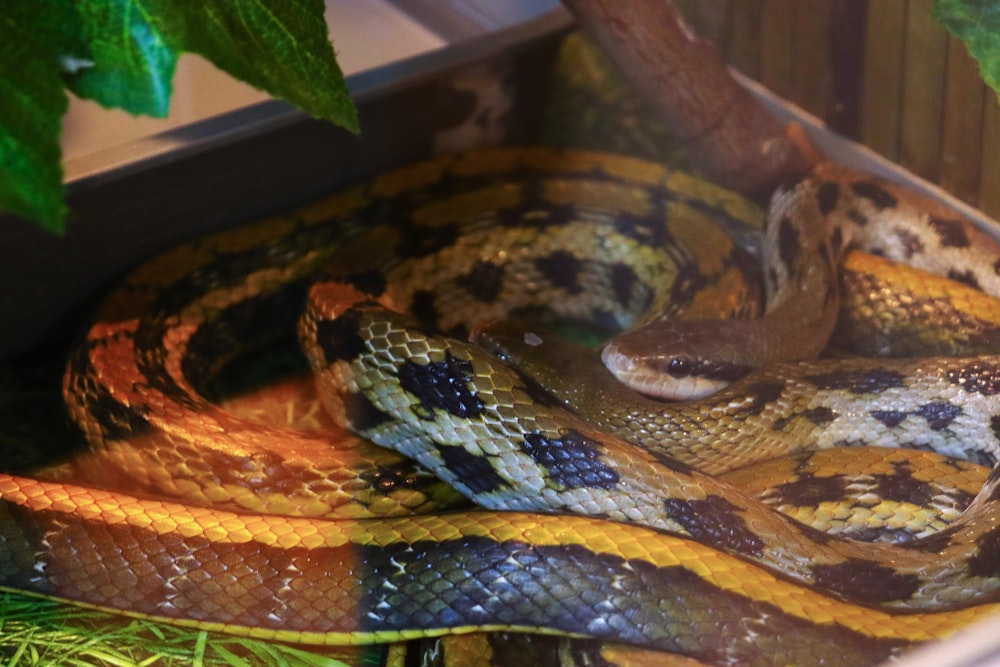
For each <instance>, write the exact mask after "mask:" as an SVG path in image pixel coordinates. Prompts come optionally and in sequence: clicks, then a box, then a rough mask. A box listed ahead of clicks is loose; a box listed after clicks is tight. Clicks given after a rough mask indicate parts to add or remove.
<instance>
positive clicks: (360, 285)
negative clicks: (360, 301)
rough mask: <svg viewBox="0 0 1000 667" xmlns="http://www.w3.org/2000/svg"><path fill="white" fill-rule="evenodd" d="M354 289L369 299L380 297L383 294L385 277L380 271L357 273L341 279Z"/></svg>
mask: <svg viewBox="0 0 1000 667" xmlns="http://www.w3.org/2000/svg"><path fill="white" fill-rule="evenodd" d="M343 280H344V281H345V282H347V283H348V284H350V285H351V286H352V287H354V289H356V290H358V291H359V292H362V293H363V294H367V295H369V296H371V297H380V296H382V295H383V294H384V293H385V290H386V287H387V285H386V282H385V275H384V274H383V273H382V272H381V271H374V270H372V271H359V272H358V273H352V274H351V275H349V276H347V277H346V278H344V279H343Z"/></svg>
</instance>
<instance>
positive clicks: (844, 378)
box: [806, 368, 905, 394]
mask: <svg viewBox="0 0 1000 667" xmlns="http://www.w3.org/2000/svg"><path fill="white" fill-rule="evenodd" d="M806 379H807V380H808V381H809V382H811V383H812V384H813V385H814V386H815V387H817V388H818V389H846V390H847V391H849V392H851V393H852V394H880V393H882V392H883V391H886V390H887V389H896V388H900V387H904V386H905V382H904V380H905V378H904V377H903V374H902V373H900V372H898V371H893V370H890V369H887V368H866V369H860V370H841V371H831V372H829V373H820V374H818V375H810V376H808V377H807V378H806Z"/></svg>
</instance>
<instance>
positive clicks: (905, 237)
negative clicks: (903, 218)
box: [895, 228, 924, 258]
mask: <svg viewBox="0 0 1000 667" xmlns="http://www.w3.org/2000/svg"><path fill="white" fill-rule="evenodd" d="M895 234H896V238H898V239H899V243H900V245H902V247H903V253H904V254H905V255H906V257H907V258H910V257H913V256H914V255H916V254H918V253H921V252H923V251H924V244H923V241H921V240H920V237H919V236H917V235H916V234H914V233H912V232H911V231H909V230H908V229H902V228H900V229H896V230H895Z"/></svg>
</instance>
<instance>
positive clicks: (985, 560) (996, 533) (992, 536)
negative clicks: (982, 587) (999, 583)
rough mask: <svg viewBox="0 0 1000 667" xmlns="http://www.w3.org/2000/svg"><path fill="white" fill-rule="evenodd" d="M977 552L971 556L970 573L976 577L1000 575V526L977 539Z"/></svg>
mask: <svg viewBox="0 0 1000 667" xmlns="http://www.w3.org/2000/svg"><path fill="white" fill-rule="evenodd" d="M976 546H977V547H978V548H977V549H976V553H975V554H974V555H973V556H972V557H970V558H969V573H970V574H972V575H973V576H975V577H996V576H1000V526H997V527H996V528H991V529H990V530H988V531H986V532H985V533H983V534H982V535H980V536H979V539H977V540H976Z"/></svg>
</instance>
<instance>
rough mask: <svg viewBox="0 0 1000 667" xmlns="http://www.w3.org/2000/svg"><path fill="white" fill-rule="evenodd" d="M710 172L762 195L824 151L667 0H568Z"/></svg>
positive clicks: (729, 184) (683, 144) (583, 23)
mask: <svg viewBox="0 0 1000 667" xmlns="http://www.w3.org/2000/svg"><path fill="white" fill-rule="evenodd" d="M564 2H565V4H566V6H567V7H568V8H569V9H570V10H571V11H572V12H573V14H574V15H575V16H576V18H577V20H578V21H579V22H580V24H581V26H582V27H583V28H584V29H585V30H586V31H587V32H588V33H589V34H590V35H591V36H593V37H594V39H596V41H597V42H598V43H599V44H600V45H601V46H602V48H603V49H604V50H605V51H606V52H607V53H608V54H609V55H610V56H611V57H612V58H613V59H614V60H615V61H616V62H617V63H618V65H619V67H621V69H622V70H623V71H624V72H625V74H626V76H627V77H629V79H630V81H631V83H632V85H634V86H635V87H636V89H637V90H638V91H639V92H640V94H642V95H643V96H644V97H645V98H646V99H647V100H648V101H649V102H650V103H651V104H652V105H653V107H654V109H656V110H657V111H659V112H660V113H662V114H663V116H664V118H663V119H664V122H665V123H666V124H667V125H668V126H669V127H670V128H671V130H672V132H673V133H674V137H675V139H676V140H677V142H678V143H679V145H680V146H681V147H682V148H683V149H685V150H686V151H687V153H688V155H689V156H690V158H691V159H692V161H693V162H694V163H695V164H696V165H697V166H698V167H699V168H700V169H702V170H703V171H704V172H705V173H706V174H707V175H708V176H709V177H710V178H712V179H713V180H715V181H716V182H718V183H719V184H721V185H724V186H726V187H729V188H732V189H734V190H737V191H738V192H741V193H743V194H745V195H748V196H751V197H754V198H757V199H761V198H765V197H767V196H768V195H770V193H771V192H772V191H773V190H774V188H775V186H776V185H777V184H779V183H781V182H782V181H786V180H789V179H791V178H795V177H798V176H801V175H802V174H803V173H804V172H805V171H807V170H808V169H809V168H810V167H811V166H812V165H813V164H815V163H816V162H817V161H818V160H819V159H821V157H822V156H821V154H820V153H819V151H818V149H816V148H815V147H814V146H813V145H812V144H811V143H810V142H809V140H808V139H807V138H806V136H805V134H804V132H802V131H801V130H800V129H797V128H795V127H794V126H789V127H786V126H785V125H783V124H782V123H780V122H779V121H778V120H777V119H776V118H774V116H772V115H771V114H770V113H769V112H768V111H767V110H766V109H765V108H764V107H763V106H762V105H761V104H760V103H759V102H758V101H757V99H756V98H754V97H753V95H751V94H750V92H749V91H748V90H746V89H745V88H744V87H743V86H741V85H739V84H738V83H737V82H736V80H735V79H734V78H733V77H732V76H731V75H730V73H729V70H728V68H727V66H726V63H725V62H724V61H723V59H722V56H721V55H720V54H719V52H718V51H717V50H716V48H715V46H714V45H713V44H711V43H710V42H708V41H706V40H704V39H701V38H700V37H698V36H697V35H696V34H694V32H693V31H692V30H691V28H690V27H688V25H687V24H686V23H685V22H684V19H683V18H682V17H681V15H680V13H679V12H678V11H677V10H676V9H675V8H674V6H673V5H672V4H671V3H670V2H669V1H668V0H643V1H642V2H621V1H620V0H564Z"/></svg>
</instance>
